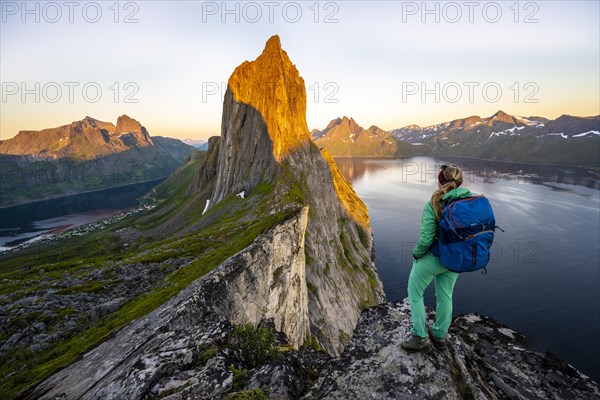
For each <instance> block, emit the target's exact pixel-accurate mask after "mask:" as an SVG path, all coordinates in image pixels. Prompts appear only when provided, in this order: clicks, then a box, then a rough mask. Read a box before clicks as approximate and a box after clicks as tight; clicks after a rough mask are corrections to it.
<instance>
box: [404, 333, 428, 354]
mask: <svg viewBox="0 0 600 400" xmlns="http://www.w3.org/2000/svg"><path fill="white" fill-rule="evenodd" d="M400 347H402V348H403V349H404V350H406V351H420V352H421V353H429V352H430V351H431V341H430V340H429V338H426V337H425V338H422V337H420V336H417V335H414V334H413V335H411V336H410V338H408V339H407V340H405V341H403V342H402V343H400Z"/></svg>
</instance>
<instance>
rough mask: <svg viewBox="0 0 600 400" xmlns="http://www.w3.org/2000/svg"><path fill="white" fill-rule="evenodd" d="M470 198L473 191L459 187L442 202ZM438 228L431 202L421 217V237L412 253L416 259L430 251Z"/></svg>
mask: <svg viewBox="0 0 600 400" xmlns="http://www.w3.org/2000/svg"><path fill="white" fill-rule="evenodd" d="M469 196H471V191H470V190H469V189H466V188H462V187H459V188H456V189H452V190H451V191H449V192H448V193H446V194H445V195H444V197H442V200H446V199H452V200H454V199H461V198H463V197H469ZM437 228H438V221H437V219H436V218H435V211H433V206H432V205H431V200H429V201H428V202H427V204H425V208H423V216H422V217H421V236H419V241H418V242H417V245H416V246H415V248H414V249H413V252H412V253H413V256H414V257H415V258H421V257H423V256H424V255H425V253H427V251H429V246H431V243H433V240H434V239H435V236H436V234H437Z"/></svg>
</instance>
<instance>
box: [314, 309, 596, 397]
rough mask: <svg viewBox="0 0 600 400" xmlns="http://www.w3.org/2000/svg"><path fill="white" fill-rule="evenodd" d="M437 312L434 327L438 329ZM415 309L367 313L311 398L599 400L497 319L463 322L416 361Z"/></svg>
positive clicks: (576, 376)
mask: <svg viewBox="0 0 600 400" xmlns="http://www.w3.org/2000/svg"><path fill="white" fill-rule="evenodd" d="M432 321H433V313H432V312H430V313H429V321H428V323H432ZM409 335H410V309H409V305H408V303H407V302H406V301H405V302H397V303H385V304H381V305H379V306H376V307H372V308H370V309H367V310H366V311H365V312H364V313H363V314H362V316H361V318H360V320H359V322H358V324H357V327H356V330H355V331H354V336H353V338H352V340H351V341H350V344H349V345H348V346H347V347H346V349H345V350H344V352H343V354H342V355H341V356H340V357H339V358H336V359H333V360H332V361H331V362H330V363H329V365H328V366H327V367H326V368H325V369H324V370H323V371H322V373H321V376H320V378H319V380H318V381H317V383H316V384H315V385H314V386H313V388H312V389H311V391H310V392H309V393H307V394H306V395H305V397H304V398H305V399H411V400H414V399H448V400H450V399H477V400H479V399H581V400H583V399H599V398H600V387H599V386H598V384H597V383H595V382H594V381H592V380H591V379H590V378H588V377H587V376H585V375H583V374H581V373H580V372H578V371H577V370H576V369H574V368H573V367H571V366H570V365H569V364H567V363H566V362H564V361H562V360H560V359H558V358H557V357H555V356H554V355H552V354H549V353H536V352H532V351H529V350H527V349H526V348H525V338H524V337H523V336H522V335H520V334H519V333H517V332H515V331H513V330H511V329H510V328H508V327H506V326H504V325H503V324H501V323H499V322H498V321H495V320H493V319H491V318H487V317H484V316H479V315H475V314H470V315H465V316H461V317H458V318H457V319H456V320H455V321H454V323H453V325H452V327H451V329H450V337H449V348H448V349H447V350H445V351H440V350H435V349H434V351H432V352H431V353H429V354H420V353H417V354H410V353H407V352H405V351H404V350H402V349H401V348H400V343H401V342H402V340H404V339H405V338H407V337H408V336H409Z"/></svg>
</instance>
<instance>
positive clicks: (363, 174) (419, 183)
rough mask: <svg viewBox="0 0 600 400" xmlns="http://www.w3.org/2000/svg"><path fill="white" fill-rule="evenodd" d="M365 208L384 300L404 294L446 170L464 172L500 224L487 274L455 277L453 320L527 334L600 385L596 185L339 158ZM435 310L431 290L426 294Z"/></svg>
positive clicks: (555, 173)
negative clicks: (472, 317) (493, 323)
mask: <svg viewBox="0 0 600 400" xmlns="http://www.w3.org/2000/svg"><path fill="white" fill-rule="evenodd" d="M336 162H337V163H338V166H339V167H340V169H341V171H342V173H343V174H344V175H345V177H346V178H347V179H349V180H350V181H351V182H352V184H353V186H354V189H355V190H356V192H357V193H358V195H359V196H360V198H361V199H363V201H364V202H365V203H366V204H367V207H368V208H369V214H370V216H371V226H372V227H373V232H374V236H375V254H376V263H377V268H378V271H379V275H380V277H381V279H382V281H383V284H384V289H385V292H386V295H387V298H388V300H390V301H395V300H401V299H403V298H405V297H406V296H407V293H406V290H407V281H408V276H409V273H410V269H411V265H412V256H411V251H412V248H413V247H414V245H415V243H416V241H417V239H418V237H419V229H420V222H421V213H422V210H423V206H424V204H425V203H426V202H427V200H428V199H429V197H430V196H431V193H432V192H433V191H434V190H435V189H436V188H437V183H436V179H435V177H436V175H437V173H438V172H439V169H440V166H441V165H442V164H448V163H455V164H457V165H459V166H461V167H462V168H463V170H464V171H465V176H464V180H465V182H464V184H463V187H466V188H469V189H471V191H472V192H473V193H474V194H480V193H483V194H485V195H486V196H487V197H488V198H489V200H490V202H491V204H492V206H493V208H494V213H495V216H496V223H497V225H498V226H500V227H501V228H503V229H504V230H505V231H506V232H501V231H498V230H497V231H496V236H495V241H494V245H493V247H492V255H491V261H490V264H489V265H488V268H487V271H488V273H487V275H483V274H481V273H479V272H473V273H465V274H461V275H460V276H459V279H458V281H457V284H456V287H455V290H454V315H459V314H464V313H471V312H474V313H479V314H483V315H487V316H490V317H492V318H495V319H497V320H499V321H501V322H503V323H504V324H506V325H508V326H509V327H511V328H513V329H515V330H517V331H518V332H520V333H522V334H524V335H525V336H526V338H527V340H528V343H529V344H530V346H531V347H532V348H533V349H534V350H538V351H549V352H552V353H554V354H556V355H558V356H559V357H561V358H563V359H564V360H566V361H567V362H569V363H570V364H572V365H573V366H575V367H576V368H578V369H579V370H580V371H581V372H582V373H584V374H586V375H588V376H590V377H591V378H592V379H594V380H596V381H597V382H598V381H600V363H599V362H598V360H600V254H599V253H600V250H599V243H600V191H599V189H600V183H599V180H598V177H597V176H595V175H594V174H593V173H591V172H590V171H586V170H584V169H578V168H563V167H550V166H535V165H525V164H509V163H498V162H494V163H491V162H486V161H477V160H472V159H471V160H467V159H452V160H450V159H447V158H446V159H434V158H427V157H417V158H409V159H381V158H379V159H368V158H353V159H351V158H338V159H336ZM425 301H426V305H427V306H428V307H433V308H434V307H435V297H434V285H433V284H432V285H431V286H430V287H429V288H428V290H427V292H426V296H425Z"/></svg>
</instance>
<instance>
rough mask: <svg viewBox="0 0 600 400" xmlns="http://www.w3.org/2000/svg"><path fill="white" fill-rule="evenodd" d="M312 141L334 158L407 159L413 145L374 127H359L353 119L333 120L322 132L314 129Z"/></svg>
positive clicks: (411, 152)
mask: <svg viewBox="0 0 600 400" xmlns="http://www.w3.org/2000/svg"><path fill="white" fill-rule="evenodd" d="M311 138H312V140H313V141H314V142H315V144H316V145H317V146H319V147H322V148H325V149H327V151H328V152H329V153H330V154H331V155H332V156H333V157H359V156H408V155H412V154H413V150H412V146H411V145H410V144H408V143H405V142H404V141H400V140H397V139H396V138H394V136H392V135H391V134H390V133H389V132H386V131H384V130H383V129H381V128H379V127H377V126H375V125H373V126H371V127H370V128H369V129H364V128H363V127H361V126H359V125H358V124H357V123H356V121H354V119H353V118H348V117H343V118H336V119H334V120H333V121H331V122H330V123H329V125H327V127H326V128H325V129H323V130H322V131H319V130H316V129H315V130H313V131H312V132H311Z"/></svg>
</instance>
